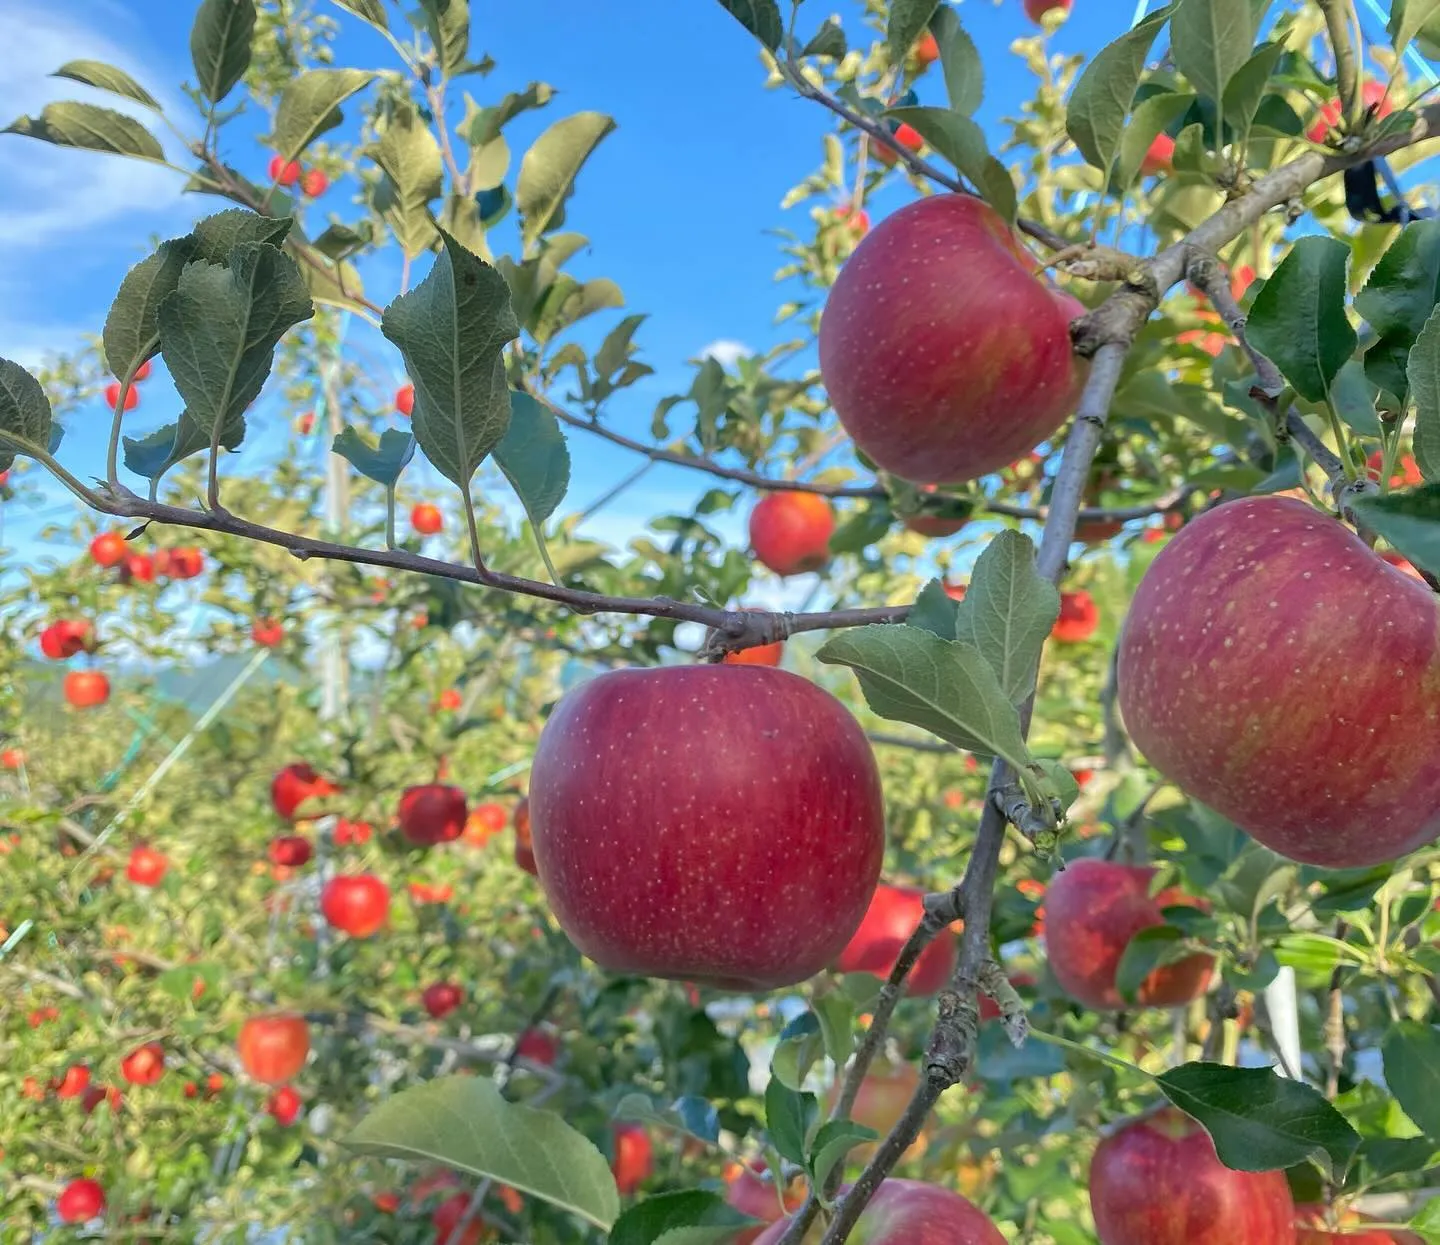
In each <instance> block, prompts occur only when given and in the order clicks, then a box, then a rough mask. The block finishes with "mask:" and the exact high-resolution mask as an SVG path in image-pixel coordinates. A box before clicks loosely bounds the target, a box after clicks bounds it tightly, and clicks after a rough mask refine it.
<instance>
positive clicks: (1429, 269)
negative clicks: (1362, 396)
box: [1355, 219, 1440, 401]
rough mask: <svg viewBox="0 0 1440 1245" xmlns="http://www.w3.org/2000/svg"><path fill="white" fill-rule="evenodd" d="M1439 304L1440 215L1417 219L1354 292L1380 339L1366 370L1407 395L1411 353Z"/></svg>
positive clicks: (1382, 383)
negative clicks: (1416, 340)
mask: <svg viewBox="0 0 1440 1245" xmlns="http://www.w3.org/2000/svg"><path fill="white" fill-rule="evenodd" d="M1437 303H1440V219H1432V220H1420V221H1412V222H1411V223H1410V224H1408V225H1406V226H1405V228H1404V229H1402V230H1401V231H1400V233H1399V235H1398V236H1397V237H1396V238H1395V241H1394V242H1392V243H1391V244H1390V247H1389V248H1388V249H1387V250H1386V252H1385V254H1384V255H1382V256H1381V257H1380V262H1379V263H1378V264H1376V265H1375V267H1374V268H1373V269H1372V270H1371V273H1370V277H1369V279H1368V280H1367V281H1366V282H1365V288H1364V289H1362V290H1361V291H1360V292H1359V293H1358V294H1357V295H1355V310H1356V311H1358V312H1359V313H1360V314H1361V315H1362V316H1364V317H1365V319H1366V320H1367V321H1369V323H1370V327H1371V328H1372V329H1374V330H1375V332H1376V333H1377V334H1379V340H1378V341H1377V342H1375V343H1374V344H1373V345H1372V346H1370V347H1369V349H1368V350H1366V352H1365V372H1366V375H1368V376H1369V377H1370V379H1371V380H1372V381H1373V382H1374V383H1375V384H1377V385H1379V386H1380V388H1382V389H1387V390H1389V391H1390V392H1391V393H1393V394H1394V395H1395V396H1396V397H1397V398H1400V399H1401V400H1402V401H1403V400H1404V399H1405V396H1406V390H1407V382H1406V367H1405V360H1406V356H1407V355H1408V354H1409V352H1410V348H1411V347H1412V346H1413V345H1414V344H1415V338H1416V336H1417V335H1418V334H1419V332H1420V330H1421V329H1422V328H1423V327H1424V325H1425V322H1426V321H1427V320H1428V319H1429V318H1430V313H1431V312H1433V311H1434V310H1435V307H1436V305H1437Z"/></svg>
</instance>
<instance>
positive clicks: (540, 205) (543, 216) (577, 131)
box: [515, 112, 615, 248]
mask: <svg viewBox="0 0 1440 1245" xmlns="http://www.w3.org/2000/svg"><path fill="white" fill-rule="evenodd" d="M614 128H615V122H614V121H613V120H612V119H611V118H610V117H607V116H605V115H604V114H603V113H599V112H577V113H576V114H575V115H574V116H572V117H566V118H564V120H561V121H557V122H556V123H555V124H554V125H552V126H551V127H550V128H549V129H548V130H546V131H545V133H543V134H542V135H540V137H539V138H537V139H536V140H535V143H534V145H533V146H532V147H531V148H530V150H529V151H527V152H526V153H525V158H524V159H523V160H521V161H520V178H519V180H518V181H517V182H516V184H515V202H516V203H517V204H518V205H519V207H520V216H521V218H522V236H523V239H524V243H525V246H526V247H527V248H528V247H529V246H531V245H532V244H533V243H534V242H535V241H536V240H537V239H538V238H539V237H540V235H541V234H543V233H544V232H545V231H546V230H547V229H548V228H549V227H550V225H551V223H552V222H553V221H556V217H557V214H558V213H559V212H560V209H561V205H562V204H563V203H564V202H565V200H566V199H567V198H568V197H569V196H570V193H571V191H572V190H573V189H574V187H575V178H576V175H577V174H578V173H579V172H580V169H581V167H582V166H583V165H584V163H585V161H586V160H588V159H589V158H590V154H591V152H593V151H594V150H595V148H596V147H597V146H598V145H599V143H600V141H601V140H602V139H603V138H604V137H605V136H606V135H607V134H609V133H610V131H611V130H613V129H614Z"/></svg>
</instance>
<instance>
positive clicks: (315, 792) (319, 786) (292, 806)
mask: <svg viewBox="0 0 1440 1245" xmlns="http://www.w3.org/2000/svg"><path fill="white" fill-rule="evenodd" d="M339 790H340V788H339V787H337V786H336V785H335V784H334V783H332V782H331V781H330V780H329V779H328V778H324V777H322V776H321V775H320V774H318V773H316V771H315V768H314V767H313V766H310V765H306V764H305V763H304V762H301V761H297V762H295V763H294V764H293V765H287V766H285V768H284V769H282V770H280V771H279V773H277V774H276V775H275V777H274V778H272V779H271V780H270V802H271V804H272V805H274V807H275V811H276V812H277V813H279V814H280V816H281V817H283V818H284V819H285V820H286V821H294V820H295V813H296V811H297V810H298V809H299V808H300V806H301V805H302V804H304V803H305V801H306V800H312V799H316V798H318V797H320V796H325V795H335V794H336V793H337V792H338V791H339Z"/></svg>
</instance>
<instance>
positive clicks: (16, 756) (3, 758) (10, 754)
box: [0, 748, 25, 769]
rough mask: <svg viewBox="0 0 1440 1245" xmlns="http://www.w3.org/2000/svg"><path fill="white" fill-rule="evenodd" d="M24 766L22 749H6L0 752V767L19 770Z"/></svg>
mask: <svg viewBox="0 0 1440 1245" xmlns="http://www.w3.org/2000/svg"><path fill="white" fill-rule="evenodd" d="M24 764H25V752H24V749H22V748H6V749H5V751H4V752H0V767H3V768H5V769H19V768H20V767H21V766H22V765H24Z"/></svg>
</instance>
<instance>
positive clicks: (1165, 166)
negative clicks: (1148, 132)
mask: <svg viewBox="0 0 1440 1245" xmlns="http://www.w3.org/2000/svg"><path fill="white" fill-rule="evenodd" d="M1174 171H1175V140H1174V139H1173V138H1171V137H1170V135H1168V134H1157V135H1155V137H1154V138H1153V139H1152V140H1151V142H1150V146H1149V148H1148V149H1147V150H1146V152H1145V158H1144V159H1143V160H1141V161H1140V172H1141V173H1142V174H1144V175H1145V176H1146V177H1157V176H1159V175H1160V174H1161V173H1173V172H1174Z"/></svg>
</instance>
